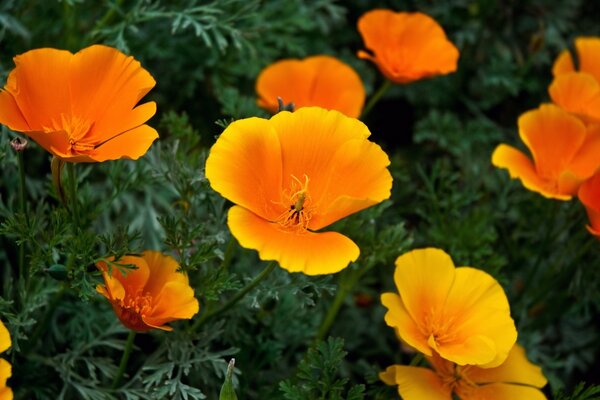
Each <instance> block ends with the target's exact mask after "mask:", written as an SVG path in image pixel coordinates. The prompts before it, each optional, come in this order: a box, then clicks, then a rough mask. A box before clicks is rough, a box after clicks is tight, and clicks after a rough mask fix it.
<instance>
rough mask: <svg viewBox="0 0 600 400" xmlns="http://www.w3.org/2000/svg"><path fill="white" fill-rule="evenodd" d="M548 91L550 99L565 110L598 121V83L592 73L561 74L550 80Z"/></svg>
mask: <svg viewBox="0 0 600 400" xmlns="http://www.w3.org/2000/svg"><path fill="white" fill-rule="evenodd" d="M548 92H549V93H550V97H551V98H552V101H553V102H554V103H556V104H557V105H558V106H560V107H561V108H562V109H564V110H565V111H568V112H570V113H573V114H577V115H579V116H582V117H585V118H590V119H592V120H595V121H600V83H599V82H598V81H597V80H596V79H595V78H594V77H593V76H592V75H590V74H588V73H584V72H570V73H565V74H561V75H559V76H557V77H556V78H555V79H554V81H552V84H551V85H550V86H549V87H548Z"/></svg>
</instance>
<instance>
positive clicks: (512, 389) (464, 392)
mask: <svg viewBox="0 0 600 400" xmlns="http://www.w3.org/2000/svg"><path fill="white" fill-rule="evenodd" d="M427 360H428V361H429V363H430V364H431V366H432V368H433V369H429V368H422V367H409V366H404V365H392V366H390V367H388V368H387V369H386V370H385V372H382V373H380V374H379V378H380V379H381V380H382V381H383V382H385V383H386V384H388V385H398V393H399V394H400V396H401V397H402V399H404V400H423V399H427V400H452V399H453V395H455V396H458V398H459V399H461V400H479V399H487V400H515V399H520V400H545V399H546V396H544V394H543V393H542V392H541V391H540V390H539V389H540V388H542V387H544V386H545V385H546V383H547V381H546V378H545V377H544V375H543V373H542V370H541V368H540V367H538V366H536V365H534V364H532V363H531V362H530V361H529V360H528V359H527V356H526V355H525V350H523V348H522V347H521V346H519V345H515V346H514V347H513V348H512V350H511V351H510V353H509V354H508V357H507V358H506V360H505V361H504V363H502V364H501V365H500V366H497V367H495V368H481V367H478V366H474V365H466V366H461V365H457V364H455V363H453V362H451V361H447V360H444V359H442V358H441V357H440V356H439V355H438V354H435V353H434V354H433V356H432V357H427Z"/></svg>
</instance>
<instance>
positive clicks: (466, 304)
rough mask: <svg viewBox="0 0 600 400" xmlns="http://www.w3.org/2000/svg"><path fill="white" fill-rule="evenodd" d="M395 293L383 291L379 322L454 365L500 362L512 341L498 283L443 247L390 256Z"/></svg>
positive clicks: (514, 337) (510, 323) (511, 327)
mask: <svg viewBox="0 0 600 400" xmlns="http://www.w3.org/2000/svg"><path fill="white" fill-rule="evenodd" d="M394 282H395V283H396V287H397V288H398V294H396V293H384V294H383V295H382V296H381V302H382V303H383V305H384V306H385V307H386V308H387V309H388V312H387V313H386V314H385V322H386V323H387V324H388V325H389V326H391V327H393V328H395V329H396V332H397V333H398V335H399V336H400V338H401V339H402V340H403V341H404V342H406V344H408V345H409V346H411V347H413V348H415V349H416V350H418V351H420V352H421V353H423V354H425V355H427V356H433V354H434V353H438V354H439V355H440V356H441V357H442V358H444V359H446V360H449V361H452V362H454V363H456V364H458V365H467V364H470V365H481V366H482V367H485V368H491V367H495V366H498V365H500V364H501V363H502V362H504V360H505V359H506V357H507V356H508V352H509V351H510V349H511V348H512V347H513V345H514V344H515V341H516V340H517V331H516V329H515V324H514V322H513V320H512V318H511V317H510V307H509V304H508V299H507V298H506V294H505V293H504V290H503V289H502V286H500V284H499V283H498V282H497V281H496V280H495V279H494V278H493V277H491V276H490V275H488V274H487V273H485V272H483V271H480V270H478V269H474V268H470V267H459V268H455V267H454V263H453V262H452V259H451V258H450V256H449V255H448V254H446V253H445V252H444V251H442V250H439V249H435V248H426V249H419V250H413V251H410V252H408V253H406V254H403V255H401V256H400V257H398V259H397V260H396V270H395V272H394Z"/></svg>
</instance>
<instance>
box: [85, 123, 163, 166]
mask: <svg viewBox="0 0 600 400" xmlns="http://www.w3.org/2000/svg"><path fill="white" fill-rule="evenodd" d="M156 139H158V133H157V132H156V130H155V129H154V128H151V127H150V126H148V125H142V126H138V127H137V128H133V129H131V130H129V131H126V132H123V133H122V134H120V135H118V136H115V137H113V138H112V139H110V140H108V141H107V142H104V143H103V144H101V145H99V146H98V147H97V148H95V149H94V150H92V151H91V152H90V154H89V157H90V158H91V159H92V160H94V161H98V162H101V161H108V160H117V159H120V158H127V159H130V160H137V159H138V158H140V157H141V156H143V155H144V154H146V152H147V151H148V149H149V148H150V146H151V145H152V142H154V141H155V140H156Z"/></svg>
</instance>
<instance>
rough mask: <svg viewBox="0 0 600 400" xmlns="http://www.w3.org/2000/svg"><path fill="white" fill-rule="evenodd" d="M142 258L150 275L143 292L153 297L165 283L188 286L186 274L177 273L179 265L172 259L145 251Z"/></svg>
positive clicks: (152, 251)
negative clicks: (178, 283) (177, 283)
mask: <svg viewBox="0 0 600 400" xmlns="http://www.w3.org/2000/svg"><path fill="white" fill-rule="evenodd" d="M142 258H143V259H144V260H145V261H146V263H147V264H148V270H149V271H150V275H149V277H148V281H147V282H146V285H145V286H144V290H145V291H146V292H148V293H152V294H153V295H154V296H156V295H158V293H159V292H160V291H161V290H162V287H163V285H165V284H166V283H167V282H180V283H182V284H185V285H188V283H189V279H188V276H187V275H186V274H184V273H183V272H178V271H179V263H178V262H177V260H175V259H174V258H173V257H171V256H169V255H167V254H163V253H161V252H160V251H155V250H146V251H144V253H143V254H142Z"/></svg>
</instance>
